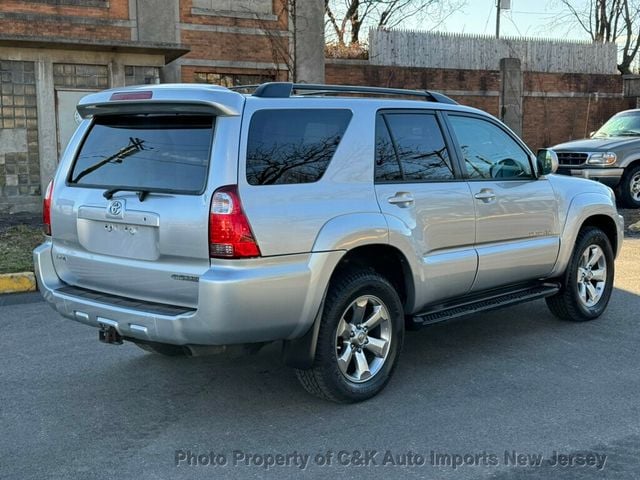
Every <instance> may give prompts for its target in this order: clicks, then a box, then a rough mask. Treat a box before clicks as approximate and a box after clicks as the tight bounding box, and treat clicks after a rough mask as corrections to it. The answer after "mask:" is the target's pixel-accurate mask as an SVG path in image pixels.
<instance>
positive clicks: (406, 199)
mask: <svg viewBox="0 0 640 480" xmlns="http://www.w3.org/2000/svg"><path fill="white" fill-rule="evenodd" d="M387 201H388V202H389V203H390V204H391V205H397V206H398V207H401V208H407V207H408V206H409V205H411V204H412V203H413V195H411V193H410V192H396V194H395V195H394V196H393V197H389V198H388V199H387Z"/></svg>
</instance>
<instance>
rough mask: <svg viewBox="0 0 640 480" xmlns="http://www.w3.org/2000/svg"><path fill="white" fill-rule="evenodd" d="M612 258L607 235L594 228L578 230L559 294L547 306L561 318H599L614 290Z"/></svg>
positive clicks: (577, 320)
mask: <svg viewBox="0 0 640 480" xmlns="http://www.w3.org/2000/svg"><path fill="white" fill-rule="evenodd" d="M613 278H614V258H613V249H612V248H611V242H610V240H609V238H608V237H607V235H606V234H605V233H604V232H603V231H602V230H600V229H599V228H595V227H587V228H584V229H583V230H581V231H580V233H579V234H578V238H577V239H576V244H575V247H574V250H573V254H572V255H571V260H570V261H569V265H568V266H567V270H566V272H565V274H564V279H563V281H562V287H561V289H560V291H559V292H558V293H556V294H555V295H553V296H551V297H547V299H546V301H547V306H548V307H549V309H550V310H551V312H552V313H553V314H554V315H555V316H556V317H558V318H560V319H562V320H570V321H574V322H584V321H588V320H594V319H596V318H598V317H599V316H600V315H602V313H603V312H604V310H605V308H607V304H608V303H609V299H610V298H611V292H612V290H613Z"/></svg>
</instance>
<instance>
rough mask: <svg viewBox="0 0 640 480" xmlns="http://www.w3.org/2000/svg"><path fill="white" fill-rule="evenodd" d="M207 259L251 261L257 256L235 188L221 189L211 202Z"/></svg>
mask: <svg viewBox="0 0 640 480" xmlns="http://www.w3.org/2000/svg"><path fill="white" fill-rule="evenodd" d="M209 256H210V257H211V258H251V257H259V256H260V248H259V247H258V243H257V242H256V239H255V237H254V236H253V232H252V231H251V226H250V225H249V220H248V219H247V217H246V215H245V214H244V211H243V210H242V204H241V203H240V196H239V195H238V188H237V187H236V186H235V185H228V186H226V187H221V188H219V189H218V190H216V191H215V193H214V194H213V197H212V199H211V211H210V215H209Z"/></svg>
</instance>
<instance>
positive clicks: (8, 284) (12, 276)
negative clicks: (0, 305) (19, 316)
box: [0, 272, 36, 294]
mask: <svg viewBox="0 0 640 480" xmlns="http://www.w3.org/2000/svg"><path fill="white" fill-rule="evenodd" d="M35 289H36V277H35V276H34V275H33V273H31V272H20V273H3V274H1V275H0V294H2V293H17V292H33V291H35Z"/></svg>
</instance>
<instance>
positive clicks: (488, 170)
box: [449, 115, 533, 180]
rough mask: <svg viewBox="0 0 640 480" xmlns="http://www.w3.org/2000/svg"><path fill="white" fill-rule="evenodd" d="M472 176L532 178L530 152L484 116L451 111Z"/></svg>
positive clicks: (457, 135) (468, 173)
mask: <svg viewBox="0 0 640 480" xmlns="http://www.w3.org/2000/svg"><path fill="white" fill-rule="evenodd" d="M449 121H450V123H451V126H452V128H453V132H454V133H455V136H456V138H457V139H458V144H459V145H460V149H461V150H462V156H463V161H464V165H465V169H466V173H467V177H468V178H469V179H472V180H475V179H493V178H499V179H505V180H508V179H523V178H532V177H533V171H532V169H531V163H530V159H529V155H528V153H527V152H526V151H525V150H524V149H523V148H522V147H521V146H520V145H519V144H518V143H517V142H516V141H515V140H514V139H513V138H512V137H511V136H510V135H508V134H507V133H506V132H505V131H504V130H502V129H501V128H499V127H498V126H497V125H494V124H493V123H491V122H488V121H486V120H482V119H480V118H474V117H466V116H458V115H449Z"/></svg>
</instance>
